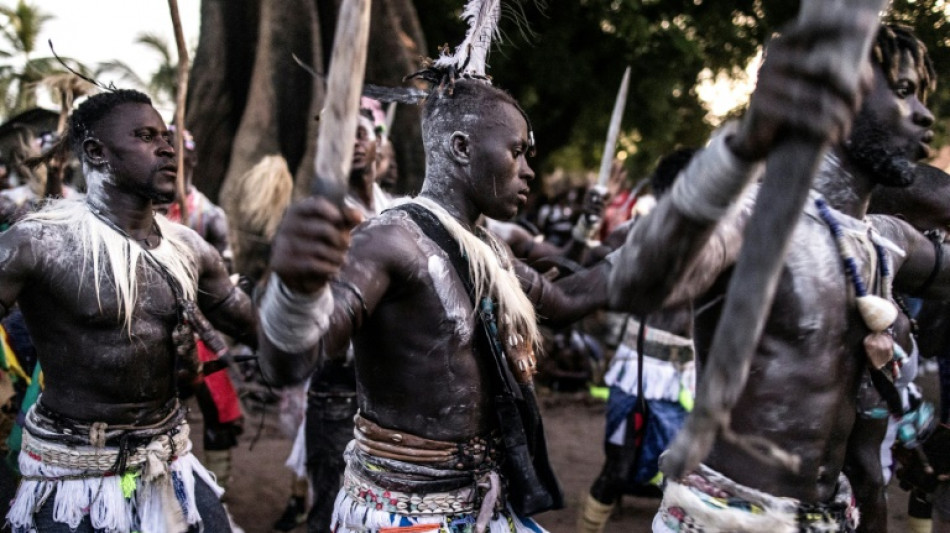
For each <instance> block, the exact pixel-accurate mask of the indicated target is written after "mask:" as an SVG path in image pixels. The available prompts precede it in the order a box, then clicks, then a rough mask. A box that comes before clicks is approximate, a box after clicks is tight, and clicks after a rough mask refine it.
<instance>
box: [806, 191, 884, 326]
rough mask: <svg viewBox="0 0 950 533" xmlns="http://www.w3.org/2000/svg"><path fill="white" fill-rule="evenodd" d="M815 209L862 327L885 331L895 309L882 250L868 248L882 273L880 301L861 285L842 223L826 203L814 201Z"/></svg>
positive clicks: (819, 199) (856, 265)
mask: <svg viewBox="0 0 950 533" xmlns="http://www.w3.org/2000/svg"><path fill="white" fill-rule="evenodd" d="M815 207H817V208H818V214H819V216H821V219H822V220H823V221H824V222H825V224H827V225H828V228H829V229H831V234H832V235H833V236H834V238H835V244H836V245H837V248H838V254H839V255H840V256H841V260H842V261H843V262H844V267H845V271H846V272H847V274H848V279H849V280H850V281H851V285H852V286H853V287H854V293H855V297H856V300H857V305H858V311H859V312H860V313H861V318H862V319H864V323H865V325H867V327H868V329H870V330H871V331H872V332H874V333H880V332H883V331H885V330H887V329H888V328H890V327H891V326H892V325H893V324H894V320H895V319H897V307H896V306H895V305H894V304H893V303H892V302H891V301H890V298H891V281H892V279H891V278H892V274H891V268H890V262H889V261H888V256H887V253H886V252H885V251H884V247H883V246H881V245H880V244H879V243H877V242H874V241H873V239H872V241H871V244H872V245H873V246H874V252H875V255H877V260H878V265H879V267H880V269H881V293H882V295H883V297H881V296H877V295H874V294H868V289H867V285H866V284H865V283H864V280H863V279H862V278H861V273H860V272H859V271H858V263H857V261H856V260H855V259H854V255H853V254H852V253H851V247H850V245H849V243H848V241H847V240H845V236H844V230H843V229H842V228H841V223H840V222H838V220H837V219H836V218H835V216H834V214H832V212H831V208H830V207H828V203H827V202H825V200H824V199H822V198H816V199H815Z"/></svg>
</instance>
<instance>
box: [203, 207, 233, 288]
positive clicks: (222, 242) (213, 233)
mask: <svg viewBox="0 0 950 533" xmlns="http://www.w3.org/2000/svg"><path fill="white" fill-rule="evenodd" d="M207 224H208V227H207V231H206V233H207V235H205V240H207V241H208V243H209V244H211V246H214V249H215V250H217V251H218V253H219V254H221V259H223V260H224V266H225V268H226V270H227V271H228V272H231V261H232V260H233V258H234V253H233V252H232V250H231V242H230V240H229V238H228V218H227V215H225V214H224V210H223V209H221V208H220V207H219V208H216V209H215V210H214V216H212V217H210V220H208V222H207Z"/></svg>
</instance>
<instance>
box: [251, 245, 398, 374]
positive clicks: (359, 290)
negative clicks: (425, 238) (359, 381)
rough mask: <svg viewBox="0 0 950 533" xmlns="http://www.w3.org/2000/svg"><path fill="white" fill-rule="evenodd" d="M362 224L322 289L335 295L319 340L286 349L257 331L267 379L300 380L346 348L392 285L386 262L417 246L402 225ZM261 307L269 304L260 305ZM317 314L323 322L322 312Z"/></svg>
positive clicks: (396, 260)
mask: <svg viewBox="0 0 950 533" xmlns="http://www.w3.org/2000/svg"><path fill="white" fill-rule="evenodd" d="M363 229H364V230H365V231H357V232H355V233H354V234H353V240H352V245H351V247H350V249H349V250H348V251H347V253H346V256H345V259H344V262H343V266H342V267H341V269H340V272H339V274H338V275H337V277H336V279H335V280H333V281H330V282H329V283H328V284H327V285H325V286H324V289H322V290H326V291H329V293H330V294H331V295H332V306H331V307H330V308H329V312H328V313H327V314H326V315H325V316H324V319H325V320H326V323H325V325H324V326H323V328H322V330H321V332H320V336H319V339H318V341H317V342H316V344H314V345H312V346H310V347H308V348H305V349H303V350H300V351H297V352H288V351H284V350H282V349H280V348H279V347H277V346H275V345H274V343H273V342H271V340H270V339H269V338H268V337H267V335H264V334H262V335H259V338H260V354H261V368H262V371H263V373H264V376H265V378H266V379H267V381H268V382H269V383H272V384H275V385H284V384H291V383H299V382H300V381H303V380H304V379H306V378H307V377H308V376H309V375H310V374H311V373H312V372H313V371H314V369H315V368H316V367H317V365H318V364H319V362H320V360H321V358H322V357H324V356H327V357H335V356H338V355H343V354H345V353H346V346H347V344H348V343H349V342H350V339H351V338H352V336H353V335H354V334H355V333H356V331H358V330H359V328H360V326H361V325H362V324H363V322H364V320H365V319H366V318H367V317H368V316H369V315H370V314H372V312H373V310H374V309H375V308H376V306H377V304H378V303H379V302H380V300H381V299H382V297H383V295H384V294H385V293H386V291H387V290H388V288H389V285H390V271H389V266H388V265H390V264H400V263H399V262H400V261H405V259H404V258H401V257H402V255H403V254H404V250H407V249H411V248H412V247H413V242H412V239H411V237H408V236H407V235H406V232H405V231H404V230H403V231H398V230H395V229H394V228H391V227H389V228H386V227H377V228H374V229H366V228H365V227H364V228H363ZM380 243H385V245H381V244H380ZM393 254H395V256H396V257H395V258H394V257H393ZM274 280H275V278H274V277H271V279H270V281H269V283H268V285H269V286H268V287H266V288H264V290H265V291H270V290H275V287H274V286H273V285H274ZM364 306H365V307H364ZM263 312H266V310H264V309H262V313H263ZM314 320H315V321H317V323H318V324H319V320H320V319H319V318H315V319H314Z"/></svg>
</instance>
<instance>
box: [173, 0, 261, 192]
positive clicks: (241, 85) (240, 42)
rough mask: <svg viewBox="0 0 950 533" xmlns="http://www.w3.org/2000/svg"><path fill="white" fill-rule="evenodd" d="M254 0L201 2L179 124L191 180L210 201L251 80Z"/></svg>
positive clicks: (217, 188) (256, 7)
mask: <svg viewBox="0 0 950 533" xmlns="http://www.w3.org/2000/svg"><path fill="white" fill-rule="evenodd" d="M259 12H260V0H203V1H202V3H201V33H200V37H199V39H198V49H197V51H196V53H195V57H194V62H193V63H192V69H191V78H190V80H189V84H188V105H187V109H188V115H187V117H186V118H185V124H187V125H188V129H190V130H191V133H192V134H193V135H194V137H195V143H196V151H197V155H198V166H197V168H195V174H194V177H193V183H194V185H195V187H197V188H198V189H200V190H201V191H202V192H204V193H205V195H207V196H208V197H209V198H210V199H211V200H212V201H217V200H218V193H219V191H220V189H221V184H222V183H223V182H224V176H225V175H226V174H227V170H228V162H229V161H230V160H231V143H232V142H233V140H234V135H235V133H237V129H238V125H239V124H240V122H241V116H242V114H243V113H244V106H245V104H246V103H247V96H248V89H249V87H250V81H251V66H252V65H253V64H254V53H255V50H256V44H255V43H256V41H257V20H258V18H259Z"/></svg>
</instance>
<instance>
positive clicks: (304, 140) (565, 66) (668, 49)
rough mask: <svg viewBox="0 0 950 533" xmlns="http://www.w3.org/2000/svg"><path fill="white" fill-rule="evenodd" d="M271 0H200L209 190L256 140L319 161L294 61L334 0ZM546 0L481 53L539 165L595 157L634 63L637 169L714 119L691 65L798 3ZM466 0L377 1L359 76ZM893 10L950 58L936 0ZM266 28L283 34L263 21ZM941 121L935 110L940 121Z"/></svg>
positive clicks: (632, 144) (257, 147) (741, 44)
mask: <svg viewBox="0 0 950 533" xmlns="http://www.w3.org/2000/svg"><path fill="white" fill-rule="evenodd" d="M274 1H275V0H229V1H228V0H204V1H203V7H202V35H201V44H200V45H199V50H198V54H197V57H196V61H195V69H194V74H193V76H192V80H193V82H192V86H191V87H192V88H191V91H192V95H191V96H192V98H191V103H190V106H191V108H192V109H191V112H190V115H189V116H190V117H191V118H195V119H197V118H198V117H199V116H200V117H202V119H203V121H202V122H203V123H202V124H193V126H192V127H193V128H194V129H196V130H200V129H204V130H206V134H205V135H200V134H199V135H198V139H199V142H201V143H202V144H203V146H202V148H200V149H201V150H202V153H201V155H202V160H203V162H202V165H203V167H202V176H201V178H200V179H201V184H202V186H203V188H204V189H206V190H208V191H210V193H211V194H212V196H215V195H216V194H217V191H218V190H219V188H220V184H221V182H222V181H223V180H224V179H225V178H227V179H234V178H233V177H234V176H237V175H240V173H241V172H242V171H243V170H244V169H246V168H247V165H248V164H250V162H252V161H254V160H256V159H257V158H258V157H259V156H260V155H261V154H262V153H264V152H274V151H275V150H276V151H279V153H282V154H284V155H285V157H286V158H287V160H288V163H290V166H291V169H292V170H293V171H295V173H296V175H297V178H298V182H299V183H300V184H301V186H302V184H303V183H304V182H305V181H306V179H307V178H308V176H306V175H305V174H306V172H309V166H301V162H302V161H308V162H309V161H311V160H312V154H311V151H312V149H313V146H314V139H315V135H316V124H315V123H313V122H312V117H313V116H314V115H315V114H316V110H317V109H319V105H318V104H319V102H320V101H321V99H322V92H321V91H322V87H321V86H320V84H319V82H317V83H313V82H312V80H309V79H308V78H307V74H305V73H304V72H303V71H302V70H301V69H300V68H299V67H297V66H296V65H295V64H293V62H292V60H291V59H290V50H291V49H293V50H296V52H297V55H298V56H300V57H301V58H302V59H303V60H304V61H306V62H308V63H309V64H311V65H313V66H314V68H316V70H317V71H319V72H323V69H324V67H325V65H326V61H327V57H328V54H329V48H330V43H332V37H333V35H332V34H333V26H334V21H335V17H336V5H337V4H338V3H339V0H287V1H286V2H281V3H280V4H279V6H280V7H279V9H277V10H276V11H275V10H274V9H270V8H269V7H268V6H269V4H270V2H274ZM543 3H544V2H534V3H532V2H525V1H522V4H525V7H524V14H525V15H526V19H527V20H528V21H529V24H528V27H529V28H530V32H533V35H531V36H528V37H527V38H525V37H524V36H522V34H521V33H522V32H521V31H520V29H519V28H518V25H517V24H514V23H513V21H512V20H510V19H509V20H503V21H502V24H501V26H502V29H503V30H504V32H505V33H506V39H505V41H506V42H505V43H504V44H502V45H501V46H499V47H496V49H495V50H494V51H493V52H492V55H491V56H490V58H489V60H490V66H491V68H490V71H489V73H490V74H491V75H492V76H493V77H494V79H495V80H496V84H497V85H498V86H500V87H502V88H505V89H507V90H509V91H511V92H512V93H513V94H514V96H515V97H517V98H518V99H519V101H520V102H521V103H522V104H523V105H524V107H525V109H526V111H527V113H528V115H529V116H530V117H531V119H532V121H533V124H534V128H535V131H536V133H537V136H538V143H539V150H538V154H539V157H538V160H537V161H536V162H535V163H534V165H535V166H536V167H537V168H538V169H539V170H540V171H542V172H544V171H549V170H551V169H552V168H554V167H555V166H559V167H567V168H571V169H589V168H595V167H596V166H597V163H598V161H599V157H600V154H601V151H602V149H603V143H604V137H605V132H606V129H607V122H608V120H609V116H610V110H611V107H612V105H613V100H614V95H615V92H616V90H617V86H618V84H619V81H620V77H621V75H622V73H623V70H624V68H625V67H626V66H627V65H630V66H632V68H633V76H632V80H633V82H632V85H631V88H630V96H629V100H628V105H627V109H626V113H625V116H624V122H623V131H622V133H623V134H622V136H621V148H623V149H625V150H627V151H628V153H629V154H631V157H630V158H629V159H628V166H629V167H630V168H631V170H632V172H631V175H632V176H635V177H638V176H642V175H643V174H645V173H646V172H647V171H649V169H650V167H651V166H652V164H653V162H654V161H655V160H656V159H657V158H658V157H659V156H660V155H662V154H664V153H666V152H668V151H670V150H671V149H673V148H675V147H676V146H677V145H692V146H696V145H699V144H700V143H702V142H703V141H704V140H705V139H706V137H707V135H708V133H709V131H710V129H711V128H712V126H711V125H710V124H709V122H708V120H707V112H706V109H705V108H704V107H703V104H702V103H701V102H700V100H699V97H698V95H697V91H696V83H697V78H698V76H699V75H700V73H701V72H704V71H705V70H706V69H709V71H711V72H712V73H713V74H714V75H715V74H718V73H726V74H732V73H735V72H738V71H740V70H741V69H743V68H745V67H746V65H747V64H748V63H749V61H750V60H751V59H752V58H753V57H754V56H755V54H756V53H757V52H758V50H759V49H760V47H761V45H762V43H763V42H765V41H766V40H767V38H768V37H769V36H770V35H772V34H773V33H774V32H775V31H777V30H778V29H780V27H781V25H782V24H783V23H784V22H785V21H787V20H789V19H791V17H792V16H794V14H795V13H796V12H797V9H798V2H797V1H796V0H792V1H790V2H777V1H768V2H766V1H764V0H734V1H731V2H716V1H712V0H649V1H647V0H577V1H567V2H565V1H558V2H546V6H542V7H540V8H539V7H536V5H537V4H543ZM463 4H464V1H463V0H451V1H446V0H376V1H374V2H373V28H372V34H371V50H370V56H369V65H368V67H367V81H369V82H372V83H377V84H385V85H395V84H398V83H399V81H400V78H401V77H402V76H404V75H406V74H408V73H411V72H413V71H414V70H415V69H416V67H417V66H418V64H417V61H416V60H417V58H418V57H419V56H433V55H435V53H436V50H435V49H434V47H433V48H432V49H429V48H427V47H426V46H425V45H424V43H425V41H428V42H430V43H448V44H450V45H454V44H457V43H458V42H460V41H461V38H462V36H463V34H464V32H465V26H464V24H463V23H462V22H461V21H459V19H458V15H459V13H460V12H461V9H462V6H463ZM891 18H893V19H895V20H900V21H903V22H905V23H909V24H911V25H912V26H914V27H915V28H916V30H917V32H918V34H919V35H920V36H921V38H922V39H923V40H924V41H925V42H926V43H927V45H928V47H929V48H930V50H931V53H932V55H933V57H934V59H935V62H936V64H937V67H938V72H940V73H941V74H943V73H944V72H948V71H947V69H946V68H944V67H943V66H944V65H945V64H946V61H947V60H948V59H950V51H948V48H950V47H948V44H947V38H946V35H945V33H946V32H945V30H946V25H947V13H946V7H945V6H944V2H943V1H942V0H895V2H894V4H893V7H892V14H891ZM306 25H310V27H311V28H312V29H310V30H307V29H306V28H305V26H306ZM272 27H278V28H280V33H279V34H277V35H275V34H274V33H273V32H270V31H269V30H268V29H267V28H272ZM308 31H309V32H310V33H309V34H308V33H307V32H308ZM423 33H424V34H425V39H424V38H423ZM271 41H274V42H273V43H271V44H268V43H270V42H271ZM255 54H257V56H255ZM262 54H263V55H262ZM255 57H256V60H255ZM945 76H948V77H950V73H948V74H947V75H945ZM255 84H256V85H255ZM290 93H293V94H290ZM264 100H266V101H264ZM948 102H950V79H948V80H944V81H943V83H940V89H939V91H938V93H937V94H936V95H934V97H933V99H932V101H931V103H932V105H933V107H934V109H935V111H936V113H937V115H938V116H939V117H943V116H946V113H945V112H944V111H946V110H947V109H946V108H948V107H950V103H948ZM290 103H293V105H294V107H293V111H292V113H290V115H292V116H288V113H287V109H288V105H290ZM308 104H309V105H308ZM304 110H309V112H307V113H305V112H304ZM417 119H418V115H417V114H416V113H415V111H414V110H411V109H410V108H409V107H408V106H402V107H400V111H399V113H397V127H396V128H395V138H396V140H397V143H399V144H398V146H397V148H398V150H399V155H400V157H401V159H403V161H400V162H401V163H402V168H403V169H404V170H405V171H406V172H405V173H404V174H405V176H404V180H405V181H404V182H403V183H402V184H401V185H402V188H403V189H404V190H410V191H411V190H416V189H417V188H418V185H419V182H420V180H421V178H422V175H423V166H422V164H423V162H422V157H421V155H420V149H419V139H418V125H417ZM191 122H194V121H191ZM239 127H240V128H241V129H243V130H244V131H243V133H242V132H239V131H238V130H239ZM945 129H946V127H945V120H942V121H941V123H940V124H938V133H940V132H942V131H944V130H945ZM939 138H943V137H939ZM235 141H237V143H235ZM232 146H233V147H234V148H235V149H237V148H238V147H240V148H239V150H235V151H238V152H239V153H237V154H234V153H232ZM209 160H210V161H209ZM298 190H299V188H298Z"/></svg>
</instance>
